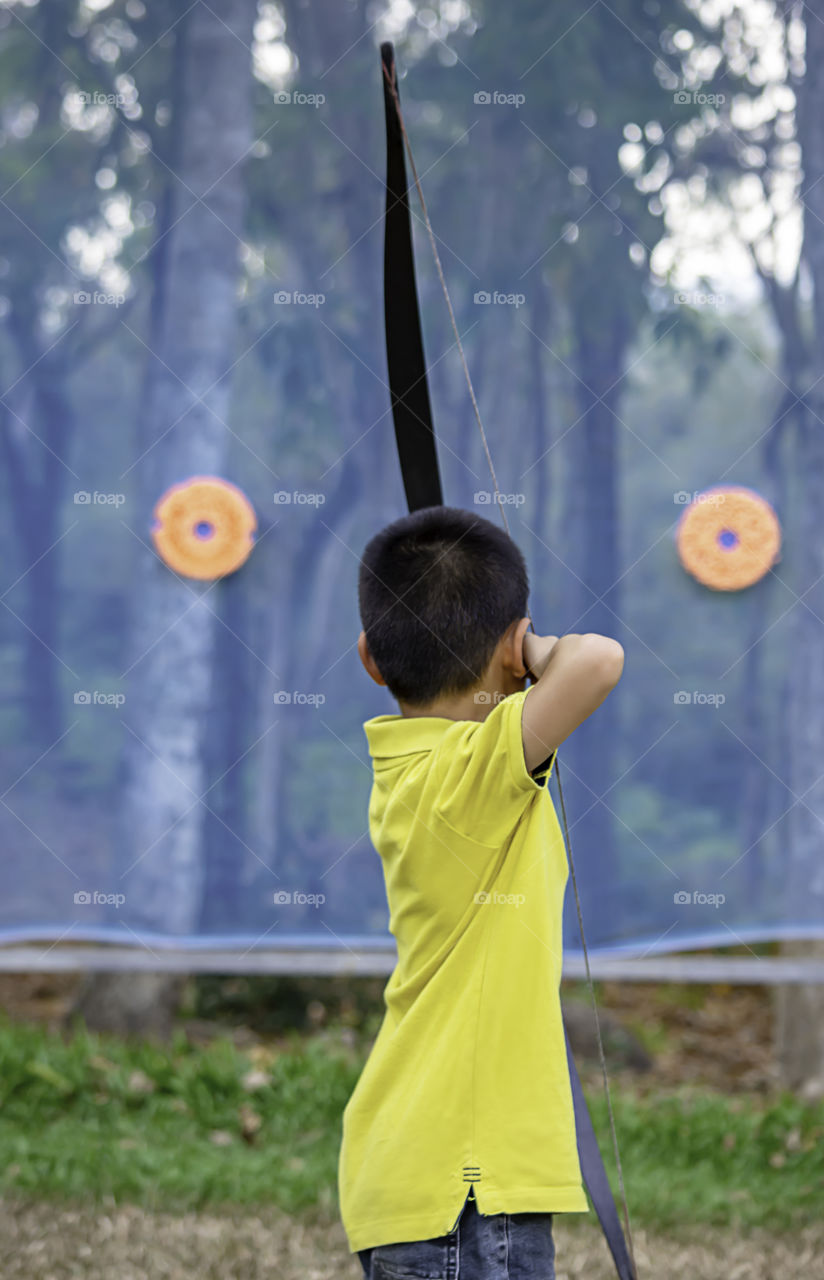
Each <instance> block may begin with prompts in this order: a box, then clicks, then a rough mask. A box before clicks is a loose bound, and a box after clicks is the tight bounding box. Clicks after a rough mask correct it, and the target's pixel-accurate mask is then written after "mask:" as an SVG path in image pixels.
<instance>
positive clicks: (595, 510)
mask: <svg viewBox="0 0 824 1280" xmlns="http://www.w3.org/2000/svg"><path fill="white" fill-rule="evenodd" d="M628 328H629V323H628V321H626V320H624V321H622V320H621V318H620V316H618V315H616V316H614V317H613V319H612V321H611V323H610V322H607V321H606V320H604V321H603V323H602V325H601V326H600V328H599V330H598V333H597V334H593V333H590V332H588V331H587V328H586V320H585V319H584V320H582V322H581V323H580V324H577V323H576V334H575V373H576V375H577V378H578V379H579V381H578V382H577V383H576V397H577V401H578V408H579V411H580V414H581V417H580V420H579V422H578V423H577V425H576V426H575V427H574V428H573V430H572V431H570V433H569V443H568V450H569V457H570V464H569V472H568V482H567V499H566V528H565V537H564V538H563V540H562V550H561V556H562V559H563V561H564V564H565V565H566V566H567V567H566V569H564V568H563V567H562V566H559V573H562V574H563V575H564V578H565V581H566V582H567V583H568V591H567V598H568V600H570V601H571V603H572V606H573V607H572V616H571V619H570V625H569V627H568V628H565V629H568V630H571V631H578V632H581V633H584V632H588V631H595V632H599V633H601V634H604V635H609V636H613V637H614V638H615V639H617V640H620V639H621V638H622V637H621V631H622V627H621V623H620V618H619V614H620V606H619V591H618V588H617V586H616V583H617V581H618V578H619V576H620V573H619V568H618V563H619V555H618V545H619V544H618V531H619V529H620V523H619V518H618V476H617V447H616V435H617V432H618V431H619V430H620V429H621V428H620V425H619V424H618V423H617V420H616V418H615V415H614V413H613V412H612V410H613V409H614V408H615V407H616V403H617V400H618V394H619V393H618V385H619V383H620V379H621V375H622V373H623V365H624V355H625V340H624V338H623V337H622V336H621V335H622V334H624V333H626V332H627V330H628ZM618 735H619V730H618V691H617V690H616V692H615V693H613V694H612V696H611V697H609V698H607V700H606V702H605V703H604V705H603V706H602V707H601V708H600V709H599V711H598V714H597V716H594V717H592V718H591V719H590V720H586V721H584V723H583V724H582V725H581V726H580V727H579V728H578V729H576V731H575V733H574V734H573V736H572V738H571V739H570V741H569V744H568V745H567V747H566V748H565V752H566V756H564V753H562V761H563V759H564V758H567V759H568V760H569V767H568V768H567V770H566V775H565V777H564V782H565V784H568V791H569V797H570V804H569V809H570V811H571V812H570V821H576V822H577V821H580V822H581V837H580V838H579V841H578V843H579V845H582V847H583V848H584V849H585V858H584V859H583V860H582V859H581V858H580V857H579V862H581V864H582V867H583V868H584V869H585V876H584V877H583V878H584V879H585V880H586V882H587V883H589V884H591V885H595V886H610V894H609V896H608V895H606V894H603V895H601V896H598V897H596V898H595V900H594V901H593V902H591V903H590V904H588V905H587V908H586V910H585V919H586V921H587V924H588V925H589V928H590V931H591V934H592V938H593V939H596V938H597V937H599V936H602V935H604V933H605V931H608V928H609V920H610V919H611V918H613V917H614V914H615V897H614V886H615V868H616V865H617V859H616V855H615V851H614V845H615V839H614V820H613V817H612V814H611V813H610V812H609V809H608V808H606V807H605V805H603V804H601V802H600V797H601V796H603V795H604V793H605V792H606V791H607V790H608V789H609V787H610V786H611V785H612V783H613V782H614V780H615V776H616V770H615V762H614V750H615V743H616V742H617V741H618ZM562 767H563V765H562ZM570 774H572V778H570ZM608 803H609V802H608ZM573 815H574V817H573ZM584 815H585V816H584Z"/></svg>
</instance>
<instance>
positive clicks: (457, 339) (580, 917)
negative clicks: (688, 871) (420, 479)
mask: <svg viewBox="0 0 824 1280" xmlns="http://www.w3.org/2000/svg"><path fill="white" fill-rule="evenodd" d="M393 70H394V67H393ZM383 74H384V79H385V80H386V82H387V84H388V85H389V89H390V92H391V94H392V97H393V99H394V102H395V110H396V111H397V113H398V122H399V124H400V127H401V133H402V134H403V140H404V144H405V147H406V153H407V155H408V156H409V165H410V168H411V170H412V176H413V178H414V180H415V187H416V189H417V192H418V199H419V200H420V203H421V209H422V211H423V218H424V223H425V225H426V231H427V235H428V237H429V243H430V245H431V247H432V256H433V257H434V259H435V266H436V268H437V271H438V279H439V280H440V283H441V289H442V290H443V296H444V299H445V301H446V306H447V310H448V311H449V320H450V323H451V325H452V331H453V333H454V334H455V343H456V345H457V348H458V353H459V355H460V358H461V365H462V366H463V371H464V376H465V378H466V385H467V387H468V389H469V398H470V400H471V401H472V409H473V412H474V414H475V421H476V422H477V424H478V430H479V431H480V434H481V442H482V444H483V450H484V454H485V455H486V461H487V465H488V467H489V474H490V476H491V477H492V484H493V487H494V489H495V498H496V504H495V505H496V506H497V508H498V510H499V511H500V513H501V519H502V520H503V523H504V528H505V529H506V532H507V534H508V535H509V536H510V537H511V536H512V535H511V533H510V529H509V521H508V520H507V516H506V510H505V507H504V503H503V502H502V500H501V491H500V488H499V487H498V477H497V475H496V473H495V464H494V463H493V461H492V454H491V453H490V451H489V442H488V440H487V436H486V431H485V429H484V424H483V421H482V419H481V413H480V409H479V408H478V401H477V399H476V398H475V388H474V387H473V385H472V378H471V376H470V373H469V366H468V364H467V362H466V356H465V354H464V349H463V343H462V342H461V335H460V333H459V332H458V326H457V323H456V321H455V312H454V311H453V310H452V300H451V298H450V296H449V289H448V288H447V285H446V279H445V277H444V273H443V268H442V266H441V259H440V255H439V253H438V246H437V244H436V243H435V235H434V232H433V230H432V223H431V222H430V220H429V212H428V210H427V207H426V201H425V199H424V195H423V190H422V188H421V183H420V179H419V177H418V170H417V168H416V166H415V157H414V156H413V154H412V144H411V143H410V141H409V135H408V134H407V132H406V125H405V123H404V118H403V112H402V111H401V103H400V98H399V96H398V91H397V86H396V84H395V81H394V77H390V76H389V75H388V74H387V70H386V67H385V66H384V67H383ZM527 617H528V618H529V623H530V626H531V627H532V630H533V632H534V631H535V624H534V622H533V621H532V613H531V612H530V609H529V605H528V604H527ZM555 780H556V782H557V784H558V799H559V801H560V805H561V817H562V820H563V828H564V843H565V845H566V852H567V861H568V863H569V873H570V879H571V881H572V891H573V894H574V897H575V910H576V912H577V915H578V929H579V932H580V934H581V947H582V950H583V953H584V967H585V970H586V978H587V986H588V988H589V994H590V999H591V1002H592V1012H593V1016H594V1021H595V1036H596V1040H597V1042H598V1057H599V1059H600V1064H601V1074H602V1077H603V1081H604V1095H605V1097H606V1103H607V1115H608V1117H609V1129H610V1134H611V1136H612V1150H613V1154H614V1156H615V1167H616V1169H617V1171H618V1185H619V1188H620V1192H621V1207H622V1210H623V1215H624V1227H625V1229H626V1233H627V1246H628V1248H629V1256H630V1260H631V1262H632V1268H633V1271H634V1272H635V1274H636V1275H637V1267H636V1265H635V1253H634V1250H633V1244H632V1230H631V1228H630V1221H629V1207H628V1204H627V1196H626V1190H625V1188H624V1171H623V1167H622V1164H621V1154H620V1151H619V1149H618V1133H617V1130H616V1127H615V1116H614V1113H613V1109H612V1097H611V1094H610V1088H609V1073H608V1072H607V1060H606V1055H605V1053H604V1041H603V1036H602V1034H601V1019H600V1017H599V1016H598V1002H597V1000H596V998H595V984H594V982H593V980H592V971H591V969H590V964H589V952H588V950H587V943H586V935H585V933H584V917H583V914H582V912H581V898H580V894H579V892H578V879H577V876H576V874H575V861H574V859H573V857H572V845H571V843H570V839H569V826H568V824H567V816H566V806H565V804H564V792H563V787H562V786H561V771H560V767H559V760H558V752H557V750H556V752H555Z"/></svg>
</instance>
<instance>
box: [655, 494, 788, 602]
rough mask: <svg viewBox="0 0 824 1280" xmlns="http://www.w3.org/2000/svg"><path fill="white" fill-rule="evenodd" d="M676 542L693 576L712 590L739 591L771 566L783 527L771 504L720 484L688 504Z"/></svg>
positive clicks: (777, 550)
mask: <svg viewBox="0 0 824 1280" xmlns="http://www.w3.org/2000/svg"><path fill="white" fill-rule="evenodd" d="M675 539H676V545H677V547H678V555H679V556H680V559H681V563H682V564H683V566H684V568H685V569H686V570H687V572H688V573H691V574H692V576H693V577H694V578H697V579H698V581H699V582H702V583H703V584H704V586H706V587H712V588H713V590H715V591H740V590H741V589H742V588H743V587H750V586H752V584H753V583H754V582H757V581H758V580H759V578H763V577H764V574H765V573H767V572H768V571H769V569H771V568H772V566H773V565H774V564H775V562H776V560H777V559H778V553H779V550H780V547H781V526H780V524H779V523H778V517H777V516H776V514H775V512H774V511H773V509H772V507H771V506H770V504H769V502H767V500H766V499H765V498H762V497H761V496H760V495H759V494H757V493H754V492H753V490H752V489H745V488H742V487H740V486H737V485H729V486H723V485H719V486H717V487H716V488H713V489H706V490H704V492H703V493H700V494H698V495H697V497H696V499H695V500H694V501H693V502H691V503H690V505H689V506H688V507H687V508H686V510H685V511H684V514H683V515H682V517H681V519H680V520H679V522H678V528H677V530H676V534H675Z"/></svg>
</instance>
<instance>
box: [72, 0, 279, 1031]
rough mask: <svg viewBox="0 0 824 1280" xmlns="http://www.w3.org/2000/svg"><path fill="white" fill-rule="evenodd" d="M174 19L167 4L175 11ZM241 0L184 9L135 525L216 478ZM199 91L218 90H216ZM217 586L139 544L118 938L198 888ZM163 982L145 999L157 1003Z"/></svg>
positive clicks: (95, 991)
mask: <svg viewBox="0 0 824 1280" xmlns="http://www.w3.org/2000/svg"><path fill="white" fill-rule="evenodd" d="M181 10H182V6H181ZM255 13H256V4H255V0H225V2H224V4H223V5H222V6H221V11H220V14H219V15H218V14H217V13H215V12H213V11H212V10H211V9H210V8H208V7H207V6H205V5H195V6H194V7H193V8H191V9H189V10H188V11H186V13H185V16H184V17H182V18H181V20H180V22H179V23H178V24H177V26H176V28H175V32H176V38H177V39H178V40H180V41H182V42H183V44H182V50H181V57H180V72H179V76H178V77H177V78H176V79H177V83H176V85H175V107H174V110H175V115H176V117H177V118H176V120H175V121H174V123H173V126H172V127H173V128H174V129H175V130H176V133H177V138H178V141H179V152H178V162H177V164H176V180H175V181H173V183H172V192H171V204H172V218H171V228H170V230H169V232H168V237H167V239H168V243H167V245H166V253H165V255H164V256H161V257H160V258H158V259H157V260H156V261H157V262H158V263H160V264H162V266H163V268H164V275H163V278H162V279H159V280H158V281H157V282H156V287H158V288H159V289H160V290H161V295H162V305H161V306H160V307H159V308H158V309H157V312H156V317H155V318H156V324H157V328H156V329H155V330H154V331H153V332H152V333H150V334H149V336H148V339H147V345H148V346H149V347H150V348H151V350H152V352H153V353H154V358H149V362H148V365H147V377H148V379H149V385H148V388H147V396H146V402H147V404H148V419H147V421H146V423H145V424H144V439H143V440H142V441H141V442H140V444H139V453H140V455H141V461H140V472H141V474H140V498H141V504H140V505H141V510H142V516H143V519H142V522H141V523H142V527H141V528H139V529H138V530H136V532H137V533H138V534H139V536H140V537H141V538H142V539H143V541H144V542H146V543H148V541H149V539H148V529H149V525H150V520H151V511H152V508H153V506H154V503H155V501H156V500H157V498H158V497H159V496H160V494H161V493H162V492H163V491H164V490H165V489H166V488H167V487H168V486H169V485H171V484H174V483H177V482H180V481H182V480H185V479H187V478H189V477H191V476H193V475H198V474H210V475H221V474H222V473H224V471H225V466H226V459H227V456H228V446H229V440H230V432H229V428H228V426H227V425H226V424H227V422H228V420H229V411H230V379H229V377H228V376H227V371H228V370H230V369H231V366H232V362H233V358H234V357H233V353H234V348H235V341H236V306H237V282H238V274H239V267H238V261H239V259H238V250H239V247H240V240H241V238H242V235H243V231H244V225H245V213H246V208H245V203H246V202H245V186H244V181H243V168H242V161H243V158H244V156H245V155H246V153H247V151H248V149H249V147H250V146H251V143H252V73H251V65H250V62H251V56H250V47H251V43H252V32H253V24H254V19H255ZM215 86H219V92H218V91H216V89H215ZM219 590H220V588H219V587H215V584H214V583H211V582H206V583H201V582H197V581H195V580H193V579H180V578H178V577H177V575H176V574H174V573H173V572H171V571H170V570H169V569H168V568H166V566H165V565H163V564H162V563H161V561H160V560H159V559H158V558H157V557H156V555H155V554H154V552H153V551H152V550H150V549H149V547H148V546H147V547H146V549H145V551H143V552H142V553H141V554H140V555H139V559H138V566H137V581H136V582H135V584H134V589H133V593H132V600H133V608H134V614H133V619H132V627H131V656H130V662H129V667H128V669H127V673H126V676H127V680H128V687H127V697H126V703H125V706H124V712H125V714H124V716H123V719H124V722H125V725H126V732H125V742H124V778H125V781H124V789H123V796H122V801H121V806H120V814H119V817H120V819H121V839H120V848H119V851H118V862H119V868H120V873H121V874H120V878H119V881H118V887H119V889H120V891H121V892H122V893H124V894H125V895H126V909H125V912H123V913H122V914H123V915H124V918H126V919H127V920H128V922H129V927H130V929H131V930H132V931H133V936H137V935H139V934H140V933H141V932H142V931H143V930H145V931H147V932H150V933H160V934H166V935H185V934H186V933H188V932H192V931H193V930H194V928H195V927H196V925H197V922H198V919H199V917H200V912H201V904H202V895H203V891H204V858H203V826H204V822H203V819H204V813H205V812H206V811H205V808H204V806H203V805H201V804H200V803H199V797H200V796H201V795H202V794H203V793H204V792H205V791H206V789H207V786H208V783H207V782H206V781H205V771H204V763H203V741H204V734H205V733H206V732H207V722H206V715H207V712H208V709H209V697H210V692H211V687H212V674H213V658H214V637H215V616H214V612H213V610H215V609H216V606H217V603H218V595H217V593H218V592H219ZM175 986H176V983H175V980H174V979H171V978H170V979H168V980H167V982H164V981H163V980H162V979H160V980H159V986H158V988H157V989H156V990H155V992H154V997H153V1001H154V1003H162V997H161V991H165V990H168V991H170V992H171V991H173V990H174V989H175ZM151 1006H152V1001H150V1002H148V1003H147V1002H146V1001H145V1000H144V993H143V991H142V988H141V987H140V985H139V984H136V983H135V979H134V976H133V975H131V974H129V975H118V974H110V975H102V976H97V977H93V978H92V979H91V980H90V982H89V983H88V984H87V988H86V990H85V991H84V992H83V995H82V997H81V1007H82V1008H83V1010H84V1014H85V1016H86V1017H87V1019H89V1020H90V1021H91V1022H93V1023H94V1025H96V1026H101V1025H103V1024H106V1023H110V1022H111V1021H112V1018H111V1011H112V1010H118V1021H119V1022H122V1020H123V1019H125V1020H126V1021H127V1022H128V1024H129V1026H130V1028H131V1029H132V1030H139V1029H140V1026H141V1025H142V1024H143V1023H144V1022H145V1019H146V1017H147V1016H148V1014H149V1013H150V1011H151Z"/></svg>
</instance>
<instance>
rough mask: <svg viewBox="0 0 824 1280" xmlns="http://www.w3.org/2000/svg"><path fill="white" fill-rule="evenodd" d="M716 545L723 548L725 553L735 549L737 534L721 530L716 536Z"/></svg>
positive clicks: (729, 530)
mask: <svg viewBox="0 0 824 1280" xmlns="http://www.w3.org/2000/svg"><path fill="white" fill-rule="evenodd" d="M718 545H719V546H720V547H723V548H724V550H725V551H729V550H730V549H731V548H732V547H737V546H738V534H737V533H733V531H732V529H722V530H721V532H720V533H719V535H718Z"/></svg>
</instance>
